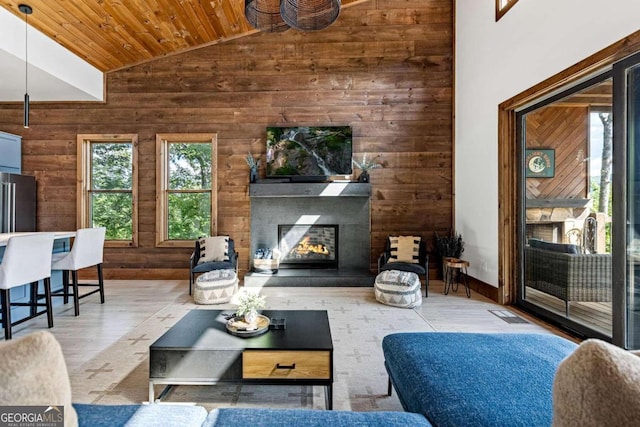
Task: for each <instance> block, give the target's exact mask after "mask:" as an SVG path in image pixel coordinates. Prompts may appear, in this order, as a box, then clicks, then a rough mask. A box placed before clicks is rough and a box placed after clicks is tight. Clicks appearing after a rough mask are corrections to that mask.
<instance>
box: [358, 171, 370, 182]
mask: <svg viewBox="0 0 640 427" xmlns="http://www.w3.org/2000/svg"><path fill="white" fill-rule="evenodd" d="M358 182H369V172H367V171H362V173H361V174H360V176H359V177H358Z"/></svg>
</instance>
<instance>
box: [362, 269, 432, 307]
mask: <svg viewBox="0 0 640 427" xmlns="http://www.w3.org/2000/svg"><path fill="white" fill-rule="evenodd" d="M373 288H374V292H375V296H376V300H377V301H378V302H381V303H382V304H387V305H392V306H394V307H403V308H414V307H419V306H420V305H422V290H421V289H420V278H419V277H418V275H417V274H416V273H411V272H407V271H398V270H387V271H383V272H382V273H380V274H378V276H377V277H376V281H375V283H374V285H373Z"/></svg>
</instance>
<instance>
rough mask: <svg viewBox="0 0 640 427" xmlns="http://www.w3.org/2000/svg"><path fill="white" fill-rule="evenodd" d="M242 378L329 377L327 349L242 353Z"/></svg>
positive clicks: (329, 362) (329, 359) (251, 351)
mask: <svg viewBox="0 0 640 427" xmlns="http://www.w3.org/2000/svg"><path fill="white" fill-rule="evenodd" d="M242 378H244V379H265V378H268V379H327V380H328V379H330V378H331V354H330V352H328V351H262V350H260V351H258V350H245V351H244V352H243V353H242Z"/></svg>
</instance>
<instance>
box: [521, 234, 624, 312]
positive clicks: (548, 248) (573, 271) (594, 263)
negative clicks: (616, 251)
mask: <svg viewBox="0 0 640 427" xmlns="http://www.w3.org/2000/svg"><path fill="white" fill-rule="evenodd" d="M541 243H542V244H544V245H541V246H544V248H541V247H533V246H535V245H540V241H537V242H536V241H533V239H530V240H529V245H528V246H527V247H526V248H525V284H526V286H528V287H531V288H533V289H537V290H539V291H542V292H544V293H547V294H549V295H553V296H554V297H556V298H559V299H561V300H563V301H564V302H565V314H566V316H567V317H568V316H569V301H582V302H587V301H588V302H608V301H611V254H582V253H567V252H562V251H563V250H566V251H568V252H572V251H573V250H572V248H571V247H572V246H574V245H563V244H554V243H548V242H541ZM553 245H556V246H553ZM553 249H555V250H553ZM558 250H560V251H558Z"/></svg>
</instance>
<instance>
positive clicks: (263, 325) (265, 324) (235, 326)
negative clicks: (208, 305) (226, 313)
mask: <svg viewBox="0 0 640 427" xmlns="http://www.w3.org/2000/svg"><path fill="white" fill-rule="evenodd" d="M269 323H271V320H270V319H269V318H268V317H267V316H263V315H262V314H258V320H256V325H255V326H254V327H253V328H251V329H249V324H248V323H246V322H245V321H244V319H242V318H241V317H233V318H231V319H229V320H228V321H227V331H228V332H229V333H230V334H231V335H235V336H238V337H244V338H248V337H255V336H257V335H262V334H264V333H265V332H267V331H268V330H269Z"/></svg>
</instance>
